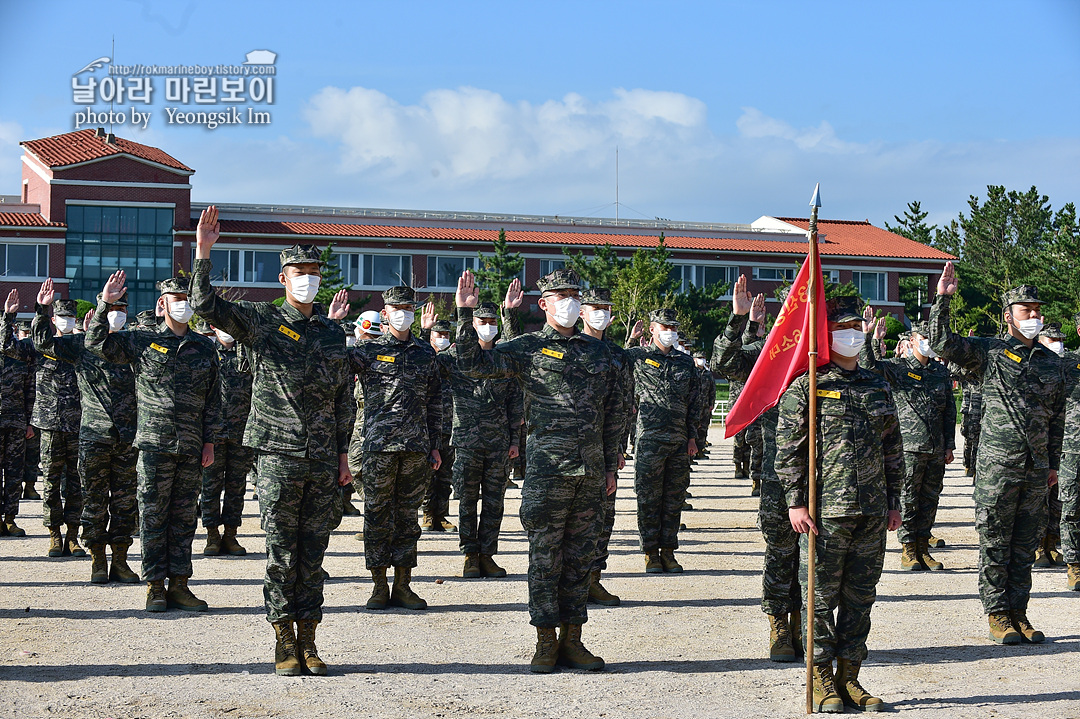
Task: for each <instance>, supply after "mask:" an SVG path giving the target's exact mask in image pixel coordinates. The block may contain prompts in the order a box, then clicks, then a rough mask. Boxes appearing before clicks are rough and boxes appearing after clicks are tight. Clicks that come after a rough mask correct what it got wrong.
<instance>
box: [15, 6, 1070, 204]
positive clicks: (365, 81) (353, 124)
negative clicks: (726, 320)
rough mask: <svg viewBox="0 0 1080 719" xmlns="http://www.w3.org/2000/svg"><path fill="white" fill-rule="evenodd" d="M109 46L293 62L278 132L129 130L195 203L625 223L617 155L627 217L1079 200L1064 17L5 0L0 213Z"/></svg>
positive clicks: (917, 9) (162, 125)
mask: <svg viewBox="0 0 1080 719" xmlns="http://www.w3.org/2000/svg"><path fill="white" fill-rule="evenodd" d="M113 36H115V40H116V53H115V55H116V56H115V58H114V62H116V63H143V64H159V65H164V64H173V63H187V64H196V63H197V64H204V65H210V64H216V63H239V62H241V61H242V60H243V59H244V56H245V54H246V53H247V52H249V51H251V50H255V49H269V50H272V51H274V52H276V53H277V54H278V57H277V63H276V65H277V73H278V74H277V77H276V79H275V81H276V83H277V84H276V87H275V102H274V104H273V105H272V106H269V107H266V106H259V107H257V109H260V110H269V111H270V112H271V115H272V121H271V123H270V124H269V125H265V126H243V125H242V126H228V127H219V128H218V129H216V130H207V129H205V128H201V127H178V126H176V125H169V124H167V123H166V120H167V115H166V112H165V108H166V107H169V106H172V107H175V106H177V103H168V102H165V101H164V92H163V88H162V87H158V88H157V96H156V97H155V102H154V104H153V105H152V106H151V107H150V108H145V107H142V106H138V108H139V109H140V110H146V109H149V110H150V111H151V112H152V116H151V119H150V122H149V125H148V127H147V129H146V130H145V131H143V130H136V129H133V128H130V127H119V128H116V132H117V134H119V135H121V136H124V137H128V138H130V139H133V140H136V141H139V142H144V143H147V144H152V145H156V146H158V147H161V148H163V149H164V150H166V151H167V152H169V153H170V154H172V155H173V156H175V157H177V158H178V159H180V160H181V161H182V162H184V163H186V164H188V165H190V166H192V167H194V168H195V169H196V170H197V173H196V174H195V176H194V178H193V180H192V182H193V186H194V189H193V198H194V199H196V200H206V201H218V202H260V203H289V204H314V205H348V206H360V207H395V208H419V209H454V210H469V211H489V212H523V213H542V214H560V215H569V214H596V215H604V216H612V215H614V206H613V205H612V203H613V202H614V200H615V147H616V146H618V147H619V157H620V173H619V180H620V200H621V202H622V207H621V209H620V214H621V215H622V216H623V217H648V218H652V217H654V216H659V217H666V218H670V219H680V220H700V221H716V222H750V221H752V220H754V219H755V218H757V217H758V216H760V215H763V214H771V215H805V214H806V213H807V202H808V201H809V198H810V194H811V191H812V190H813V186H814V183H815V182H821V183H822V197H823V199H824V203H825V206H824V207H823V209H822V214H823V216H825V217H830V218H841V219H864V218H866V219H870V220H871V221H872V222H874V223H875V224H878V225H881V224H883V223H884V222H885V221H886V220H891V219H892V215H894V214H899V213H901V212H902V211H903V209H904V207H905V205H906V203H907V202H908V201H909V200H916V199H917V200H920V201H921V202H922V204H923V207H924V209H926V210H928V211H930V212H931V219H932V220H934V221H937V222H939V223H940V222H945V221H948V220H949V219H951V218H953V217H955V216H956V214H957V213H958V212H960V211H961V210H963V209H965V207H966V201H967V198H968V195H970V194H979V195H985V186H986V185H987V184H1004V185H1006V186H1007V187H1009V188H1011V189H1027V188H1028V187H1030V186H1031V185H1036V186H1037V187H1038V188H1039V190H1040V191H1042V192H1043V193H1044V194H1047V195H1049V196H1050V199H1051V201H1052V203H1053V205H1054V207H1055V208H1057V207H1060V206H1061V205H1063V204H1064V203H1066V202H1069V201H1074V202H1075V201H1077V200H1080V171H1078V168H1080V3H1078V2H1073V1H1071V0H1060V1H1039V0H1032V1H1030V2H1023V3H1021V2H985V1H984V2H945V3H941V2H906V3H898V2H894V3H877V2H875V3H867V2H807V3H794V2H742V3H726V2H709V3H690V2H686V3H657V2H651V3H646V2H628V1H625V0H624V1H622V2H612V3H607V2H594V3H583V2H565V3H564V2H544V3H507V2H500V3H488V2H446V3H419V2H398V3H361V2H349V3H344V2H342V3H315V2H309V3H274V2H259V3H239V2H237V3H232V2H229V3H222V2H205V1H204V2H183V1H182V0H172V1H168V2H166V1H165V0H148V1H146V2H131V1H130V0H127V1H125V0H114V2H112V3H110V4H104V5H103V4H93V3H91V4H87V3H75V2H68V1H66V0H59V1H57V2H52V3H26V2H22V3H19V2H13V1H12V0H0V58H2V59H3V64H2V66H0V67H2V68H3V69H2V70H0V73H2V75H0V193H8V194H15V193H17V192H18V186H19V177H20V167H19V156H20V154H21V150H20V148H19V147H18V145H17V143H18V141H19V140H25V139H31V138H35V137H43V136H46V135H52V134H58V133H61V132H66V131H69V130H72V129H74V119H75V113H76V112H77V111H78V110H79V109H82V108H80V107H78V106H76V105H75V104H74V103H73V102H72V92H71V88H70V83H71V77H72V75H73V73H75V72H76V71H77V70H79V69H80V68H82V67H83V66H84V65H86V64H87V63H88V62H90V61H91V60H93V59H95V58H97V57H100V56H110V55H111V54H112V53H111V47H110V45H111V42H112V38H113ZM97 72H98V77H99V78H100V77H101V76H102V75H101V74H100V73H101V71H100V70H99V71H97ZM86 76H87V74H85V73H84V74H83V75H82V77H86ZM157 82H159V83H163V82H164V81H163V80H162V79H161V78H158V80H157ZM103 108H104V106H102V105H99V106H98V109H103ZM185 109H196V108H185ZM198 109H201V108H198ZM209 109H220V108H217V107H214V108H209Z"/></svg>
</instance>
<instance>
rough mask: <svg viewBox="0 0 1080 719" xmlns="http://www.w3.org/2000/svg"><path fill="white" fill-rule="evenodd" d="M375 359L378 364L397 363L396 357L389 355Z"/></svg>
mask: <svg viewBox="0 0 1080 719" xmlns="http://www.w3.org/2000/svg"><path fill="white" fill-rule="evenodd" d="M375 359H377V360H379V361H380V362H397V357H393V356H391V355H375Z"/></svg>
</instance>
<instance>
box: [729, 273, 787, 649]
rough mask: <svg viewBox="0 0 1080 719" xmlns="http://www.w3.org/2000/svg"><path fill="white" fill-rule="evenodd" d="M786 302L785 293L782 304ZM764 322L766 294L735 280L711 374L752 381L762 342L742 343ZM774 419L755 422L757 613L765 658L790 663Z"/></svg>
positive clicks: (771, 415)
mask: <svg viewBox="0 0 1080 719" xmlns="http://www.w3.org/2000/svg"><path fill="white" fill-rule="evenodd" d="M784 299H786V295H785V297H784V298H782V299H781V301H783V300H784ZM748 318H749V322H748V321H747V319H748ZM764 319H765V296H764V295H758V296H757V297H756V298H754V297H752V296H751V295H750V294H749V293H748V292H747V291H746V277H745V276H741V277H739V279H738V280H737V281H736V283H735V287H734V289H733V291H732V312H731V316H730V318H729V319H728V323H727V326H726V327H725V328H724V332H723V334H721V335H720V336H719V337H717V338H716V342H715V344H714V346H713V355H712V362H711V364H710V366H711V367H712V370H713V371H714V372H716V373H717V374H720V375H723V376H725V377H727V378H728V380H729V381H730V382H732V383H735V382H738V383H740V384H741V383H742V382H745V381H746V380H747V379H748V378H749V377H750V373H751V372H752V371H753V369H754V365H755V364H756V362H757V360H758V357H760V356H761V352H762V349H763V347H764V343H763V342H761V341H760V340H759V341H755V342H752V343H749V344H747V343H745V342H746V340H747V339H749V338H753V337H757V328H758V327H759V326H760V323H761V322H763V321H764ZM778 419H779V411H778V410H777V408H776V407H772V408H771V409H769V410H766V411H765V412H764V413H763V414H762V415H761V417H759V418H758V419H757V420H756V421H757V422H760V423H761V434H762V445H763V447H764V449H763V451H762V470H761V474H762V482H761V495H760V496H761V499H760V502H759V505H758V517H757V523H758V528H759V529H760V530H761V536H762V538H763V539H764V540H765V557H764V562H763V567H762V591H761V610H762V611H763V612H764V613H765V615H766V616H767V617H768V618H769V659H770V660H771V661H774V662H793V661H795V659H796V658H797V656H798V654H800V653H801V651H802V642H801V641H800V640H799V639H798V637H799V635H800V633H801V631H802V611H801V605H802V589H801V588H800V585H799V576H798V575H799V572H798V568H799V541H798V535H797V534H796V533H795V530H794V529H793V528H792V526H791V522H790V521H789V519H788V506H787V496H786V495H785V493H784V490H783V488H782V487H781V486H780V480H779V479H778V478H777V476H776V468H775V466H774V460H775V458H776V423H777V420H778Z"/></svg>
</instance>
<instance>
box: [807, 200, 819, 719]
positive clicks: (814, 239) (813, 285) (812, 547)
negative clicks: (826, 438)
mask: <svg viewBox="0 0 1080 719" xmlns="http://www.w3.org/2000/svg"><path fill="white" fill-rule="evenodd" d="M819 207H821V183H820V182H819V183H818V184H817V185H815V186H814V196H813V198H811V200H810V231H809V232H808V233H807V235H808V237H807V239H808V240H809V244H810V246H809V248H807V250H808V254H809V255H810V258H811V260H810V265H811V267H810V283H809V284H810V287H809V292H808V293H807V294H808V295H809V304H810V306H809V312H810V317H811V318H812V319H811V321H810V326H809V333H808V334H809V337H808V342H807V345H808V347H807V349H808V354H809V358H808V359H809V368H808V369H809V371H808V375H809V380H810V407H809V415H810V416H809V418H808V419H809V424H810V431H809V433H808V437H807V445H809V446H808V448H807V455H808V456H807V460H808V461H807V464H806V466H807V473H806V483H807V488H806V489H807V492H806V496H807V500H808V501H807V503H806V505H807V506H806V509H807V511H809V513H810V520H811V521H812V522H814V523H815V524H817V521H818V507H817V505H818V496H817V361H818V336H817V335H818V332H817V327H818V323H817V296H818V295H817V293H818V289H817V283H818V282H821V269H820V267H819V265H818V233H817V216H818V208H819ZM806 567H807V573H806V614H805V615H804V616H805V617H806V647H805V652H806V713H807V714H812V713H813V711H814V610H815V601H814V594H815V592H816V591H817V590H816V586H815V585H816V582H815V581H814V580H815V579H816V576H815V575H816V573H817V536H816V535H815V534H814V533H813V532H812V531H811V532H808V533H807V535H806Z"/></svg>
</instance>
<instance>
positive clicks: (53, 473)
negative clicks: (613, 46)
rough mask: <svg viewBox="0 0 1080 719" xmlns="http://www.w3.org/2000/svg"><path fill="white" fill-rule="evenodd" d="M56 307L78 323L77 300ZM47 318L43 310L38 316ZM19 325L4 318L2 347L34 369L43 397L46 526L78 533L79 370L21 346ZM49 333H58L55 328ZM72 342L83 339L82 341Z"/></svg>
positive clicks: (37, 421)
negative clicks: (17, 333) (65, 527)
mask: <svg viewBox="0 0 1080 719" xmlns="http://www.w3.org/2000/svg"><path fill="white" fill-rule="evenodd" d="M53 305H54V310H53V311H54V313H55V314H56V315H57V316H60V317H71V318H74V317H75V301H74V300H56V301H55V302H53ZM41 312H42V310H41V309H40V308H39V311H38V314H39V315H40V314H41ZM14 322H15V315H14V313H12V314H5V315H4V319H3V321H2V323H0V337H2V340H0V341H2V343H3V344H2V350H3V352H4V354H6V355H8V356H9V357H14V358H16V359H19V360H22V361H23V362H26V363H27V364H32V365H33V366H34V370H35V382H36V394H37V396H36V399H35V400H34V413H33V416H32V417H31V419H30V424H32V425H33V426H34V427H35V428H36V429H37V430H38V431H39V432H40V434H41V470H42V472H41V474H42V478H43V480H44V481H43V486H42V492H41V498H42V505H43V506H42V524H44V525H45V526H46V527H54V528H55V527H59V526H60V525H62V524H66V525H68V526H69V527H78V526H79V518H80V517H81V516H82V504H83V498H82V482H81V481H80V479H79V416H80V414H81V405H80V402H79V384H78V379H77V378H76V376H75V367H74V365H72V364H71V363H69V362H62V361H61V360H59V359H58V358H57V357H55V356H53V355H48V354H41V353H39V352H38V351H37V350H35V349H34V345H33V341H32V340H31V339H29V338H27V339H24V340H16V339H15V335H14ZM47 330H48V331H52V332H55V327H51V326H50V327H48V328H47ZM67 336H68V337H73V338H76V339H80V340H81V339H82V338H81V336H79V335H67ZM76 531H77V530H76Z"/></svg>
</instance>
